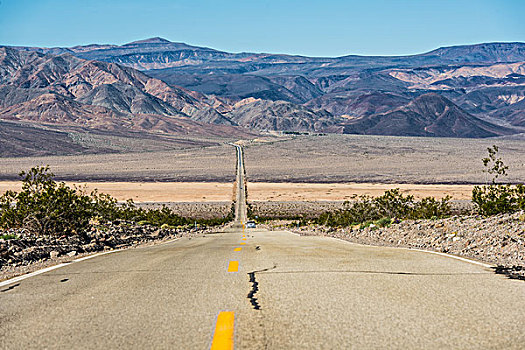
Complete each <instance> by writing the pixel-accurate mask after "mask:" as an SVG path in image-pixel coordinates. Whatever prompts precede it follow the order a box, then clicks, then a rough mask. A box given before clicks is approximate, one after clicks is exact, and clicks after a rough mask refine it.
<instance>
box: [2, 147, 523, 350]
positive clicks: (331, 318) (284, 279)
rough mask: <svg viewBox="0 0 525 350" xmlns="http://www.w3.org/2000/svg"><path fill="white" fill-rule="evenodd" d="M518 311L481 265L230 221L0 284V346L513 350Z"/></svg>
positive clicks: (517, 344)
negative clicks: (202, 233) (204, 231)
mask: <svg viewBox="0 0 525 350" xmlns="http://www.w3.org/2000/svg"><path fill="white" fill-rule="evenodd" d="M237 152H240V153H241V155H242V150H240V151H239V150H238V151H237ZM241 158H242V157H241ZM238 169H240V170H242V165H241V167H238ZM240 183H243V181H238V184H240ZM239 187H240V186H239ZM239 190H240V188H239ZM241 192H243V191H241ZM242 195H243V194H241V196H242ZM238 202H240V203H242V198H241V199H240V201H239V198H238ZM237 208H238V210H242V211H245V209H243V208H242V206H240V205H238V206H237ZM237 214H238V215H237V218H239V221H240V220H241V219H243V218H245V212H244V213H240V212H239V213H237ZM524 310H525V283H524V282H523V281H517V280H509V279H507V278H505V277H504V276H502V275H496V274H494V273H493V272H492V271H491V269H489V268H487V267H484V266H481V265H477V264H474V263H470V262H465V261H460V260H457V259H453V258H450V257H446V256H441V255H436V254H430V253H424V252H419V251H411V250H407V249H395V248H382V247H381V248H380V247H368V246H361V245H356V244H351V243H347V242H342V241H338V240H335V239H329V238H320V237H300V236H297V235H295V234H292V233H289V232H278V231H266V230H262V229H244V228H243V226H242V225H240V223H239V222H238V223H237V224H236V225H233V226H232V227H231V228H230V229H228V230H226V231H225V232H218V233H216V234H208V235H205V236H201V237H197V238H192V239H190V238H184V239H179V240H176V241H173V242H169V243H166V244H162V245H157V246H150V247H142V248H135V249H128V250H124V251H119V252H115V253H111V254H106V255H101V256H97V257H94V258H92V259H89V260H84V261H81V262H74V263H70V264H68V265H66V266H64V267H61V268H59V269H55V270H53V271H49V272H46V273H43V274H40V275H37V276H33V277H30V278H27V279H24V280H22V281H19V282H16V283H14V282H13V283H4V284H3V285H2V286H1V287H0V348H1V349H43V348H48V349H100V348H104V349H112V348H118V349H130V348H134V349H210V348H212V349H231V348H232V347H235V348H236V349H351V348H355V349H367V348H371V349H377V348H388V349H513V348H514V349H523V348H524V347H525V345H524V344H525V333H524V332H523V325H525V311H524Z"/></svg>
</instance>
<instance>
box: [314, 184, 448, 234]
mask: <svg viewBox="0 0 525 350" xmlns="http://www.w3.org/2000/svg"><path fill="white" fill-rule="evenodd" d="M450 213H451V208H450V197H448V196H447V197H445V198H443V199H442V200H436V199H435V198H432V197H427V198H423V199H422V200H420V201H416V200H415V199H414V197H413V196H410V195H408V196H404V195H403V194H402V193H401V192H400V191H399V189H393V190H390V191H386V192H385V193H384V194H383V195H382V196H380V197H376V198H372V197H369V196H361V197H358V198H357V200H356V201H354V202H345V203H344V207H343V209H340V210H336V211H332V212H326V213H324V214H321V215H320V216H319V218H317V219H316V220H315V223H317V224H322V225H327V226H338V227H344V226H354V225H361V226H363V227H365V226H366V227H368V226H370V225H371V224H374V225H376V226H386V225H389V224H390V223H391V221H392V219H394V218H397V219H430V218H434V217H439V218H442V217H446V216H448V215H450Z"/></svg>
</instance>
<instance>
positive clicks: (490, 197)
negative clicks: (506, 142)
mask: <svg viewBox="0 0 525 350" xmlns="http://www.w3.org/2000/svg"><path fill="white" fill-rule="evenodd" d="M487 151H488V154H489V155H488V157H486V158H483V159H482V162H483V166H485V170H483V172H485V173H488V174H491V175H492V176H493V178H492V181H491V184H490V185H485V186H474V189H473V190H472V202H473V203H474V204H475V206H476V209H477V212H478V213H479V214H481V215H485V216H489V215H497V214H504V213H513V212H516V211H518V210H525V186H524V185H522V184H518V185H508V184H498V183H496V180H497V179H498V177H500V176H506V175H507V170H508V168H509V167H508V166H506V165H505V163H503V160H502V159H501V158H497V154H498V151H499V148H498V147H497V146H496V145H494V146H492V147H489V148H487Z"/></svg>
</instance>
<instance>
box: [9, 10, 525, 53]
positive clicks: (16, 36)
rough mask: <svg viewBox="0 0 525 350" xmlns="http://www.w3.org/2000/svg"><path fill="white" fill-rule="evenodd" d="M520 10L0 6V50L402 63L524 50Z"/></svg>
mask: <svg viewBox="0 0 525 350" xmlns="http://www.w3.org/2000/svg"><path fill="white" fill-rule="evenodd" d="M524 14H525V0H494V1H486V0H434V1H427V0H365V1H352V0H346V1H345V0H324V1H323V0H320V1H310V0H302V1H299V0H258V1H253V0H242V1H241V0H239V1H229V0H188V1H186V0H180V1H179V0H172V1H169V0H148V1H137V0H126V1H123V0H104V1H99V0H0V45H27V46H73V45H78V44H90V43H115V44H123V43H126V42H130V41H133V40H138V39H144V38H148V37H154V36H160V37H164V38H166V39H169V40H171V41H177V42H186V43H188V44H192V45H198V46H207V47H212V48H216V49H220V50H225V51H231V52H240V51H249V52H272V53H289V54H301V55H310V56H341V55H347V54H360V55H402V54H414V53H421V52H425V51H429V50H432V49H435V48H437V47H440V46H450V45H460V44H472V43H480V42H493V41H525V20H524Z"/></svg>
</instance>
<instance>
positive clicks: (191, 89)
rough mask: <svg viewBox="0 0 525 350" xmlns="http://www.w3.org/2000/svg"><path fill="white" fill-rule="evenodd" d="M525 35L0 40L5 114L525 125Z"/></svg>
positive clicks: (314, 126)
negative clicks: (407, 52)
mask: <svg viewBox="0 0 525 350" xmlns="http://www.w3.org/2000/svg"><path fill="white" fill-rule="evenodd" d="M524 107H525V43H520V42H517V43H486V44H478V45H466V46H454V47H444V48H439V49H436V50H433V51H431V52H428V53H424V54H419V55H411V56H396V57H394V56H384V57H381V56H369V57H367V56H343V57H336V58H321V57H304V56H293V55H282V54H266V53H228V52H224V51H219V50H214V49H211V48H206V47H197V46H191V45H187V44H184V43H174V42H170V41H168V40H166V39H162V38H151V39H147V40H141V41H135V42H132V43H129V44H124V45H86V46H75V47H70V48H39V47H5V46H4V47H0V119H3V120H10V121H11V122H31V123H32V124H34V125H47V126H50V125H51V126H53V125H54V126H57V127H63V126H71V127H83V128H87V129H92V130H108V131H115V132H116V131H119V132H123V131H130V132H146V133H155V134H158V135H173V134H187V135H203V136H206V135H214V136H220V135H227V136H229V137H236V136H239V137H241V136H242V135H247V134H250V133H252V134H253V133H258V132H262V131H296V132H336V133H357V134H375V135H400V136H405V135H406V136H408V135H410V136H439V137H494V136H501V135H510V134H518V133H523V132H525V108H524Z"/></svg>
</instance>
